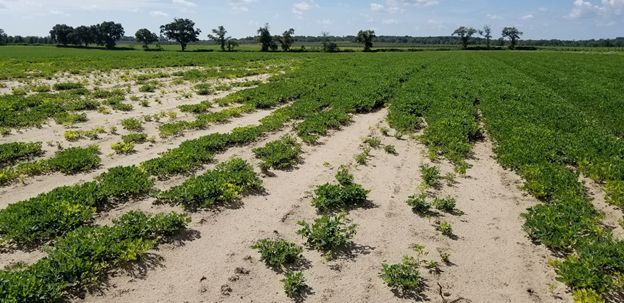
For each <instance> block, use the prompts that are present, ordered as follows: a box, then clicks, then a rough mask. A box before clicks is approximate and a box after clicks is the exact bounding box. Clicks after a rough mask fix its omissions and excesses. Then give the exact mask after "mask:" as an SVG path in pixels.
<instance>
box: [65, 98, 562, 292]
mask: <svg viewBox="0 0 624 303" xmlns="http://www.w3.org/2000/svg"><path fill="white" fill-rule="evenodd" d="M386 113H387V112H386V111H385V110H382V111H380V112H377V113H372V114H368V115H362V116H357V117H355V119H354V122H353V123H352V124H351V125H350V126H347V127H345V128H344V129H343V130H341V131H338V132H336V133H334V134H332V135H331V136H330V137H327V138H323V139H322V140H321V141H322V144H320V145H316V146H306V147H305V148H304V151H305V154H304V156H303V158H304V162H303V163H302V164H301V165H300V166H299V168H298V169H295V170H293V171H290V172H276V173H275V176H273V177H268V176H267V177H264V178H263V180H264V185H265V188H266V190H267V195H265V196H251V197H247V198H244V199H243V201H242V202H243V204H242V206H241V207H240V208H237V209H223V210H221V211H219V212H201V213H196V214H193V215H192V217H193V223H192V225H191V229H192V230H194V231H195V232H196V233H197V235H198V238H197V239H195V240H192V241H187V242H185V243H184V245H183V246H175V245H165V246H163V247H162V248H161V249H160V250H159V251H155V252H154V253H155V255H157V256H159V257H162V259H161V261H159V262H157V263H158V264H156V265H154V264H152V265H153V266H151V267H150V270H148V271H146V272H145V273H144V275H140V276H138V277H137V276H128V275H127V274H125V273H118V274H116V275H115V276H114V277H112V278H111V279H110V280H109V281H108V284H107V287H105V289H104V290H103V291H102V293H93V294H88V295H87V296H86V297H85V298H84V299H75V301H77V302H289V301H290V300H288V299H287V298H286V296H285V295H284V294H283V291H282V286H281V283H280V279H282V277H283V275H281V274H278V273H275V272H274V271H272V270H270V269H268V268H267V267H266V266H265V265H264V264H263V263H262V262H260V261H259V255H258V253H257V252H256V251H254V250H253V249H251V248H250V246H251V245H252V244H253V242H254V241H256V240H258V239H261V238H264V237H274V236H276V235H277V234H279V235H280V236H281V237H283V238H285V239H288V240H290V241H294V242H296V243H299V244H303V243H304V241H303V240H302V239H301V238H300V237H299V236H297V235H296V234H295V232H296V230H297V229H298V226H297V224H296V222H297V221H298V220H307V221H310V220H312V219H313V218H314V217H315V216H316V213H315V210H314V208H313V207H312V206H311V205H310V200H311V194H312V191H313V189H314V187H315V186H316V185H319V184H322V183H325V182H333V176H334V174H335V171H336V168H337V167H338V166H339V165H340V164H350V165H351V170H352V172H353V174H354V175H355V179H356V182H358V183H360V184H362V185H363V186H364V187H366V188H368V189H371V192H370V194H369V198H370V200H371V203H372V206H371V207H368V208H362V209H356V210H352V211H351V212H350V213H349V218H351V219H352V220H353V222H354V223H356V224H358V233H357V235H356V236H355V238H354V239H353V242H354V247H353V249H352V250H351V255H342V256H341V257H339V258H338V259H335V260H332V261H327V260H325V259H324V258H323V257H321V255H320V253H319V252H317V251H314V250H306V251H305V252H304V256H305V258H306V260H308V266H307V268H306V269H304V270H303V272H304V275H305V277H306V278H307V280H308V284H309V285H310V287H311V288H312V290H311V291H312V293H311V294H310V295H309V297H308V298H307V300H306V302H403V301H405V302H407V301H411V300H412V299H413V298H403V299H401V298H397V297H395V296H394V294H393V293H392V292H391V291H390V290H389V289H388V288H387V287H386V286H385V285H383V283H382V281H381V279H380V278H379V277H378V272H379V268H380V264H381V263H383V262H389V263H396V262H399V261H400V259H401V257H402V256H403V255H412V256H416V253H415V252H414V250H412V249H411V248H410V247H411V246H412V245H413V244H421V245H424V246H425V247H426V250H427V251H428V252H429V254H428V255H427V256H424V257H423V259H425V260H435V261H439V257H438V255H437V252H436V249H438V248H442V249H448V252H449V253H450V255H451V257H450V260H451V261H452V262H453V263H454V265H452V266H446V265H443V266H442V270H443V272H442V273H441V274H440V275H435V274H431V273H428V272H427V271H426V269H424V268H423V269H422V270H421V271H422V272H423V275H424V277H425V279H426V285H427V288H426V289H425V290H424V292H423V296H424V297H423V298H426V299H427V300H429V301H431V302H451V301H453V300H458V299H460V298H464V299H463V300H458V301H455V302H569V301H570V298H569V295H568V294H566V293H564V292H563V291H562V290H561V289H562V288H561V286H560V285H559V284H557V283H555V282H553V281H554V279H553V271H552V269H551V268H549V267H548V266H547V264H546V263H547V259H548V252H547V251H546V250H545V249H544V248H543V247H538V246H535V245H534V244H532V243H531V242H530V241H529V240H528V239H527V238H526V235H525V233H524V232H523V231H522V229H521V225H522V219H521V218H520V214H521V213H522V212H523V211H524V210H525V208H526V207H528V206H530V205H532V204H534V203H537V201H534V200H533V199H529V198H528V197H525V196H523V195H522V194H521V192H520V191H519V190H518V189H517V184H518V182H519V179H518V178H517V176H515V175H513V174H512V173H511V172H508V171H504V170H503V169H501V168H500V167H499V166H498V165H497V164H496V162H495V160H493V159H492V158H491V156H492V151H491V146H490V144H489V143H488V142H484V143H478V144H477V146H476V147H475V154H476V157H475V159H474V160H471V164H473V168H471V169H470V170H469V171H468V173H467V176H466V177H462V178H458V179H457V181H458V183H457V184H456V185H454V186H453V187H450V188H449V187H444V188H442V189H441V192H439V193H438V195H447V194H448V195H454V196H456V197H457V201H458V208H459V209H460V210H461V211H463V212H464V214H463V215H461V216H451V215H444V217H443V218H440V219H442V220H446V221H449V222H451V223H452V224H453V227H454V230H455V234H456V235H457V239H456V240H452V239H449V238H447V237H444V236H441V235H440V234H439V233H438V232H437V231H435V227H434V226H433V223H434V221H435V220H436V218H431V219H427V218H420V217H418V216H417V215H416V214H414V213H412V211H411V210H410V208H409V207H408V206H407V205H406V204H405V200H406V199H407V197H408V196H409V195H411V194H414V193H416V192H417V188H418V186H419V184H420V181H421V180H420V177H419V175H420V174H419V166H420V165H421V164H423V163H426V162H428V160H426V159H425V158H424V157H423V155H424V150H423V147H422V146H421V145H420V144H418V143H417V142H414V141H412V140H409V141H408V140H405V141H398V140H396V139H394V138H383V141H384V143H385V144H393V145H395V146H396V150H397V151H398V153H399V155H398V156H393V155H389V154H386V153H385V152H384V151H383V150H373V151H372V155H373V158H372V159H371V160H370V161H369V164H368V166H359V167H356V166H355V165H354V164H353V159H354V156H355V154H357V153H359V146H360V143H361V142H362V139H363V138H364V137H365V136H367V135H369V134H370V133H371V132H373V130H371V127H373V128H376V127H375V126H378V125H384V122H383V120H384V117H385V115H386ZM277 135H279V134H276V135H275V136H277ZM267 139H270V138H267ZM232 153H235V154H237V155H240V156H241V157H243V158H245V159H248V160H251V161H252V162H254V163H257V161H255V160H252V159H251V153H250V150H249V149H244V148H241V149H239V150H233V151H232ZM230 155H232V154H225V155H223V156H222V157H227V156H230ZM441 165H442V166H445V165H446V166H448V165H447V164H441ZM447 168H448V167H447ZM447 168H445V169H447ZM141 203H142V204H143V207H145V206H147V205H145V204H144V202H141ZM147 207H149V208H151V210H152V211H161V210H164V209H166V208H167V207H163V206H155V207H151V206H147ZM141 208H142V207H141ZM102 219H104V221H106V220H108V219H107V218H102ZM237 268H239V269H238V270H237ZM241 269H242V270H241ZM438 283H439V284H440V285H441V286H442V287H443V289H442V291H441V293H442V294H447V296H445V299H442V297H441V296H440V295H439V294H440V290H439V286H438ZM548 285H553V289H552V290H550V289H549V287H548ZM229 289H231V291H230V290H229ZM224 290H226V291H224ZM559 297H560V298H561V299H559Z"/></svg>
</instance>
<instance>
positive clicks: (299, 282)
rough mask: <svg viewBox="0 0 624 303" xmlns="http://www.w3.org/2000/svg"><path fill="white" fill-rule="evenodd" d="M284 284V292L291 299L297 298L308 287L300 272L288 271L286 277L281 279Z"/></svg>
mask: <svg viewBox="0 0 624 303" xmlns="http://www.w3.org/2000/svg"><path fill="white" fill-rule="evenodd" d="M282 283H283V284H284V292H285V293H286V295H287V296H288V297H289V298H291V299H299V298H301V297H302V296H303V295H304V292H305V291H306V289H307V288H308V285H307V284H306V282H305V278H304V277H303V273H302V272H300V271H299V272H288V273H286V277H285V278H284V279H282Z"/></svg>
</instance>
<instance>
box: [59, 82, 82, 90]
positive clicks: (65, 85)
mask: <svg viewBox="0 0 624 303" xmlns="http://www.w3.org/2000/svg"><path fill="white" fill-rule="evenodd" d="M53 88H54V90H70V89H81V88H84V86H83V85H82V84H81V83H75V82H61V83H55V84H54V86H53Z"/></svg>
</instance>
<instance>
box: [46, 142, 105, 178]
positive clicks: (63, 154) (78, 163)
mask: <svg viewBox="0 0 624 303" xmlns="http://www.w3.org/2000/svg"><path fill="white" fill-rule="evenodd" d="M99 153H100V150H99V148H98V147H97V145H93V146H89V147H87V148H81V147H72V148H68V149H65V150H62V151H59V152H57V153H56V154H55V155H54V157H52V158H50V160H49V161H48V164H49V165H50V168H52V170H55V171H60V172H62V173H65V174H77V173H81V172H86V171H90V170H93V169H95V168H97V167H98V166H100V162H101V160H100V157H99V156H98V154H99Z"/></svg>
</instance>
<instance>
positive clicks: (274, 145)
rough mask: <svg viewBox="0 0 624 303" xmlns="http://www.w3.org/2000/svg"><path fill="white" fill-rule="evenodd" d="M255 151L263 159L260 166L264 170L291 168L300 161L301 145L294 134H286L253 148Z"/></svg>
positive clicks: (257, 156)
mask: <svg viewBox="0 0 624 303" xmlns="http://www.w3.org/2000/svg"><path fill="white" fill-rule="evenodd" d="M253 153H254V154H255V155H256V158H258V159H261V160H262V163H261V164H260V167H261V168H262V169H264V170H268V169H270V168H274V169H289V168H292V167H293V166H295V165H297V162H299V158H300V154H301V145H300V144H299V143H298V142H297V139H295V138H293V137H292V136H284V137H282V138H280V139H279V140H276V141H273V142H269V143H267V144H266V145H265V146H264V147H260V148H255V149H253Z"/></svg>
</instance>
